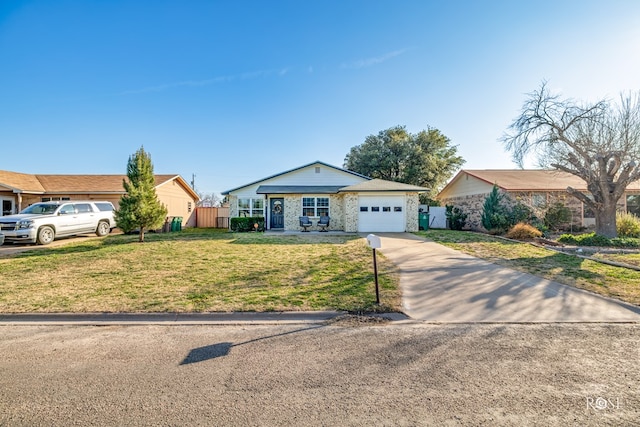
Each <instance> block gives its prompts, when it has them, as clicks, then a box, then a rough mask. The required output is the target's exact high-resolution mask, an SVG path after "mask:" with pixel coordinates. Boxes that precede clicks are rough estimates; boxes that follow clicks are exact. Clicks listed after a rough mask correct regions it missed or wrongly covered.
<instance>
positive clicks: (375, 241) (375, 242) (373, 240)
mask: <svg viewBox="0 0 640 427" xmlns="http://www.w3.org/2000/svg"><path fill="white" fill-rule="evenodd" d="M367 243H369V247H370V248H373V249H380V248H381V247H382V243H381V242H380V237H378V236H376V235H375V234H369V235H368V236H367Z"/></svg>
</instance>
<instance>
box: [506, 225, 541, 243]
mask: <svg viewBox="0 0 640 427" xmlns="http://www.w3.org/2000/svg"><path fill="white" fill-rule="evenodd" d="M541 236H542V233H541V232H540V230H538V229H537V228H535V227H534V226H532V225H529V224H525V223H524V222H519V223H517V224H516V225H514V226H513V227H511V229H510V230H509V231H508V232H507V237H508V238H510V239H516V240H531V239H534V238H536V237H541Z"/></svg>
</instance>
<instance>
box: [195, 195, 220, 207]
mask: <svg viewBox="0 0 640 427" xmlns="http://www.w3.org/2000/svg"><path fill="white" fill-rule="evenodd" d="M198 196H200V201H199V202H198V206H206V207H218V206H220V205H221V204H222V199H220V197H218V195H217V194H215V193H201V192H198Z"/></svg>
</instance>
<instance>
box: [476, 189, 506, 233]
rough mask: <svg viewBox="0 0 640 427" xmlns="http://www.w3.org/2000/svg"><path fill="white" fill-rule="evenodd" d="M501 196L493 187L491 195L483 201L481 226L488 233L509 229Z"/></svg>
mask: <svg viewBox="0 0 640 427" xmlns="http://www.w3.org/2000/svg"><path fill="white" fill-rule="evenodd" d="M502 199H503V195H502V193H500V191H499V190H498V186H497V185H494V186H493V189H492V190H491V193H489V195H488V196H487V198H486V199H484V207H483V209H482V226H483V227H484V228H486V229H487V231H489V232H503V231H506V229H507V228H508V227H509V212H508V209H507V208H506V207H505V206H504V205H503V204H502Z"/></svg>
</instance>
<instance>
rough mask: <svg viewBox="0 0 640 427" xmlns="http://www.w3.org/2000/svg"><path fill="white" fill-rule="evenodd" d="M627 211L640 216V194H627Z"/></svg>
mask: <svg viewBox="0 0 640 427" xmlns="http://www.w3.org/2000/svg"><path fill="white" fill-rule="evenodd" d="M627 213H630V214H634V215H635V216H640V194H633V195H629V196H627Z"/></svg>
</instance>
